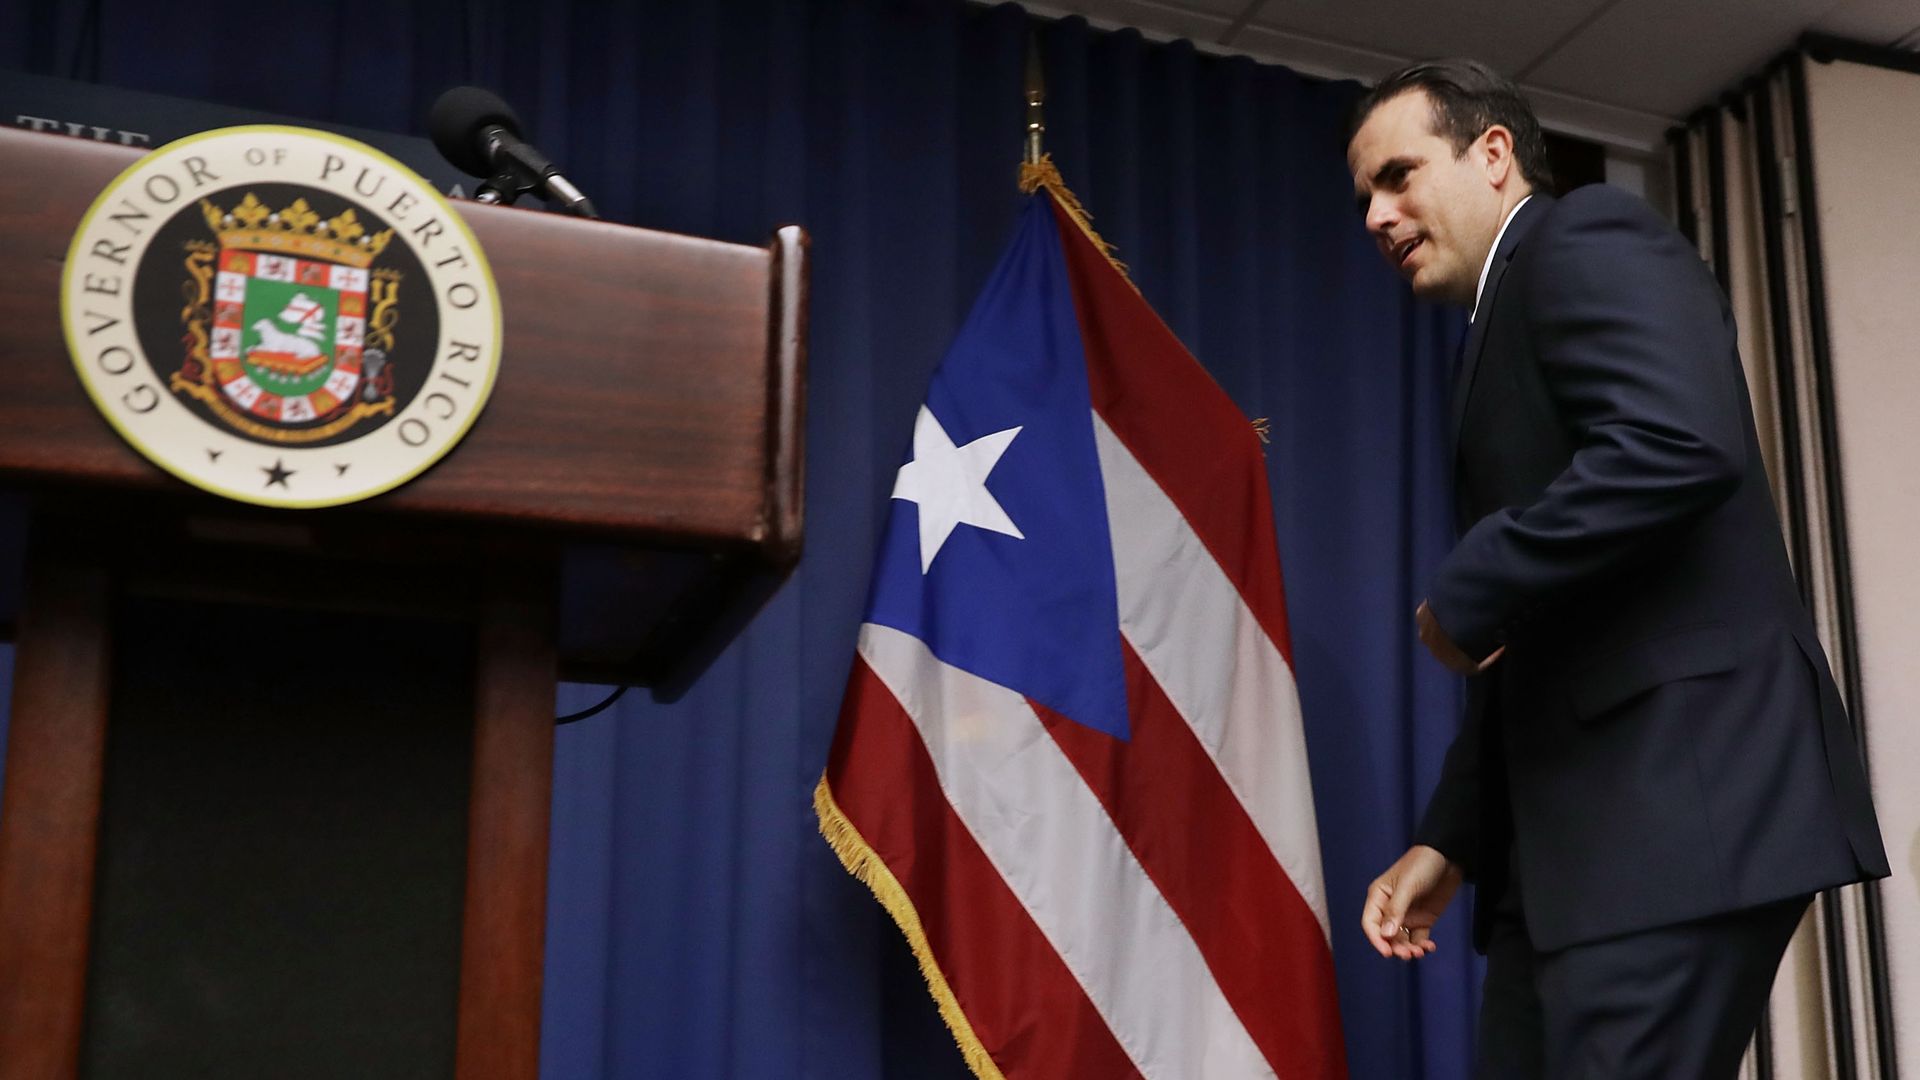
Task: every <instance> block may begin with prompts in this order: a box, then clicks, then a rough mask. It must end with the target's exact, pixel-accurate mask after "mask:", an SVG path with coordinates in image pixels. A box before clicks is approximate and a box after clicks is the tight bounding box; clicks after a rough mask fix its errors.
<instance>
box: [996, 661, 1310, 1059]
mask: <svg viewBox="0 0 1920 1080" xmlns="http://www.w3.org/2000/svg"><path fill="white" fill-rule="evenodd" d="M1125 654H1126V656H1125V658H1126V670H1127V700H1128V701H1129V702H1131V703H1132V729H1131V731H1132V735H1131V738H1130V739H1129V740H1127V741H1122V740H1120V739H1115V738H1113V737H1111V736H1109V735H1107V734H1105V733H1103V732H1099V731H1095V730H1094V729H1092V728H1089V727H1087V726H1085V725H1083V724H1077V723H1074V722H1073V721H1071V720H1068V719H1066V718H1064V717H1062V716H1060V715H1059V714H1058V713H1055V712H1052V711H1051V710H1049V709H1047V708H1046V707H1045V706H1043V705H1040V704H1038V703H1035V704H1034V706H1033V707H1034V710H1035V711H1036V712H1038V713H1039V714H1040V719H1041V720H1042V721H1043V722H1044V723H1045V724H1046V726H1047V730H1048V731H1049V732H1051V733H1052V735H1053V739H1054V742H1056V743H1058V744H1059V746H1060V749H1061V750H1062V751H1064V752H1065V753H1066V755H1067V757H1068V758H1069V759H1070V760H1071V761H1072V762H1073V765H1074V768H1076V769H1078V770H1079V771H1080V775H1081V776H1082V777H1084V778H1085V779H1086V782H1087V786H1089V787H1091V788H1092V789H1093V792H1094V794H1095V795H1096V796H1098V797H1099V799H1100V802H1101V804H1102V805H1103V806H1105V807H1106V809H1107V814H1108V816H1109V817H1111V818H1112V819H1113V821H1114V824H1115V825H1116V826H1117V827H1118V828H1119V830H1120V834H1121V835H1122V836H1123V837H1125V838H1126V841H1127V846H1128V847H1130V848H1132V849H1133V853H1134V857H1135V858H1137V859H1139V860H1140V864H1141V866H1142V867H1144V868H1145V870H1146V872H1147V876H1148V877H1150V878H1152V879H1153V883H1154V884H1155V885H1156V886H1158V887H1159V889H1160V893H1161V895H1162V896H1164V897H1165V898H1166V900H1167V903H1168V904H1169V905H1170V906H1171V907H1172V908H1173V910H1174V913H1175V914H1177V915H1179V916H1180V920H1181V922H1183V923H1184V924H1186V928H1187V932H1188V933H1189V934H1191V935H1192V936H1193V940H1194V943H1195V944H1196V945H1198V946H1199V947H1200V954H1201V955H1202V956H1203V957H1205V958H1206V961H1207V967H1208V968H1209V969H1211V970H1212V972H1213V977H1214V980H1215V981H1216V982H1217V983H1219V985H1220V990H1221V992H1222V993H1224V994H1225V995H1226V998H1227V1001H1228V1003H1229V1004H1231V1005H1232V1006H1233V1009H1234V1012H1235V1013H1236V1014H1237V1015H1238V1016H1239V1017H1240V1021H1241V1023H1242V1024H1243V1025H1245V1027H1246V1029H1247V1033H1248V1034H1249V1035H1251V1036H1252V1037H1253V1041H1254V1044H1255V1045H1257V1046H1258V1047H1259V1048H1260V1051H1261V1053H1262V1054H1264V1055H1266V1058H1267V1062H1268V1064H1270V1065H1272V1066H1273V1068H1274V1071H1275V1072H1276V1073H1278V1074H1279V1075H1280V1076H1281V1077H1282V1078H1286V1080H1292V1078H1295V1077H1313V1078H1316V1080H1336V1078H1343V1077H1345V1076H1346V1075H1347V1070H1346V1059H1345V1051H1344V1049H1343V1047H1344V1043H1343V1042H1342V1039H1341V1034H1340V1009H1339V1001H1338V998H1337V996H1336V994H1335V990H1334V975H1333V954H1332V953H1331V952H1330V951H1329V950H1328V948H1327V939H1326V938H1325V937H1324V936H1323V935H1322V933H1321V929H1320V921H1319V920H1318V919H1317V918H1315V917H1314V914H1313V911H1312V909H1311V908H1309V907H1308V906H1307V902H1306V901H1305V900H1303V899H1302V898H1301V896H1300V893H1299V891H1298V890H1296V889H1295V888H1294V885H1293V881H1292V880H1291V879H1290V878H1288V877H1287V874H1286V871H1285V870H1283V869H1282V868H1281V866H1280V863H1279V861H1278V860H1277V859H1275V858H1274V857H1273V852H1272V851H1271V850H1270V849H1269V848H1268V847H1267V844H1266V841H1265V840H1264V839H1262V838H1261V836H1260V832H1259V830H1258V829H1257V828H1255V827H1254V824H1253V820H1252V819H1251V818H1249V817H1248V816H1247V813H1246V811H1245V809H1244V808H1243V807H1242V806H1241V804H1240V800H1239V799H1238V798H1237V797H1236V796H1235V795H1234V794H1233V792H1232V790H1231V789H1229V788H1228V787H1227V784H1226V781H1225V780H1224V779H1222V778H1221V776H1220V770H1219V769H1218V768H1217V767H1215V765H1214V763H1213V759H1212V758H1210V757H1208V756H1207V752H1206V749H1205V748H1204V747H1202V746H1201V745H1200V742H1199V740H1198V739H1196V738H1194V735H1193V729H1192V728H1191V727H1189V726H1188V725H1187V722H1186V720H1185V719H1184V718H1182V717H1181V716H1180V714H1179V712H1178V711H1176V710H1175V708H1174V706H1173V703H1172V702H1171V701H1169V700H1167V696H1166V694H1164V693H1163V692H1162V691H1161V689H1160V686H1159V684H1158V683H1156V682H1154V680H1153V676H1152V675H1151V674H1150V673H1149V672H1148V671H1147V669H1146V666H1145V665H1144V664H1142V663H1141V662H1140V657H1139V655H1138V654H1137V653H1135V652H1134V651H1133V647H1132V645H1131V644H1127V645H1126V646H1125Z"/></svg>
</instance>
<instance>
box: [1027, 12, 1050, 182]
mask: <svg viewBox="0 0 1920 1080" xmlns="http://www.w3.org/2000/svg"><path fill="white" fill-rule="evenodd" d="M1046 103H1047V78H1046V72H1045V67H1044V65H1042V64H1041V62H1040V32H1039V31H1038V30H1035V31H1031V32H1029V33H1028V34H1027V157H1026V162H1027V164H1028V165H1039V164H1040V161H1041V159H1042V158H1043V157H1045V156H1046V155H1045V153H1044V149H1043V146H1042V144H1043V142H1044V141H1045V138H1046V134H1047V119H1046Z"/></svg>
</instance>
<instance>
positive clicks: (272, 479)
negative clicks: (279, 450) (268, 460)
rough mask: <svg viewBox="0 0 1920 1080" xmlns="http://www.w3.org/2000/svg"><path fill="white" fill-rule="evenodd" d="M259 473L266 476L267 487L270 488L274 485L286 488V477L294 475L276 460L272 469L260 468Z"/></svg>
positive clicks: (292, 471)
mask: <svg viewBox="0 0 1920 1080" xmlns="http://www.w3.org/2000/svg"><path fill="white" fill-rule="evenodd" d="M260 471H261V472H263V473H266V474H267V486H268V487H272V486H273V485H275V484H279V485H280V486H281V487H286V486H287V477H289V476H292V475H293V473H294V470H292V469H289V468H287V467H286V465H284V464H282V463H281V462H280V461H279V460H277V459H276V460H275V461H274V463H273V468H271V469H269V468H265V467H262V468H261V470H260Z"/></svg>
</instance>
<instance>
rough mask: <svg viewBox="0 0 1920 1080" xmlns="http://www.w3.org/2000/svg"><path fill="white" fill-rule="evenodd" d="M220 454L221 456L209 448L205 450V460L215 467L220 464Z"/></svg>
mask: <svg viewBox="0 0 1920 1080" xmlns="http://www.w3.org/2000/svg"><path fill="white" fill-rule="evenodd" d="M220 454H221V451H219V450H214V449H211V448H209V449H208V450H207V460H208V461H211V462H213V463H214V464H215V465H218V464H220Z"/></svg>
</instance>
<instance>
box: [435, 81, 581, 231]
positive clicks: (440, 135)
mask: <svg viewBox="0 0 1920 1080" xmlns="http://www.w3.org/2000/svg"><path fill="white" fill-rule="evenodd" d="M427 128H428V130H429V131H430V132H431V133H432V135H433V145H434V146H435V147H437V148H438V149H439V151H440V155H441V156H442V157H444V158H446V159H447V161H449V162H451V163H452V164H453V166H454V167H455V168H458V169H459V170H460V171H462V172H465V173H470V174H472V175H474V176H478V177H481V178H483V179H485V180H486V183H484V184H481V185H480V187H479V189H478V190H477V191H476V192H475V193H474V198H475V199H476V200H478V201H479V202H485V203H501V204H504V205H508V206H511V205H512V204H513V201H514V200H515V199H517V198H519V197H520V196H521V195H523V194H525V193H527V192H529V191H539V192H540V193H541V194H542V196H543V197H545V198H548V199H552V200H553V201H554V202H557V203H559V204H560V205H561V206H564V207H566V209H567V210H568V211H569V212H571V213H574V214H577V215H579V216H581V217H587V218H597V217H599V216H600V212H599V211H598V210H595V209H594V208H593V202H592V201H591V200H589V199H588V198H587V197H586V195H585V194H583V193H582V192H581V191H580V189H579V188H577V187H574V186H573V182H572V181H570V180H568V179H567V178H566V177H565V176H563V175H561V173H560V168H559V166H557V165H555V164H554V163H553V162H551V161H548V160H547V157H546V155H544V154H542V153H541V152H540V151H538V150H535V149H534V148H533V147H531V146H528V145H527V144H526V143H525V142H522V141H521V139H520V118H519V117H518V116H516V115H514V112H513V109H512V108H511V107H510V106H508V105H507V103H506V102H504V101H502V100H500V97H499V95H497V94H495V93H493V92H492V91H489V90H482V89H481V88H480V87H477V86H456V87H454V88H453V89H451V90H448V91H447V92H446V93H444V94H441V95H440V98H439V100H438V101H435V102H434V103H433V111H432V112H431V113H430V114H428V117H427Z"/></svg>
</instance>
